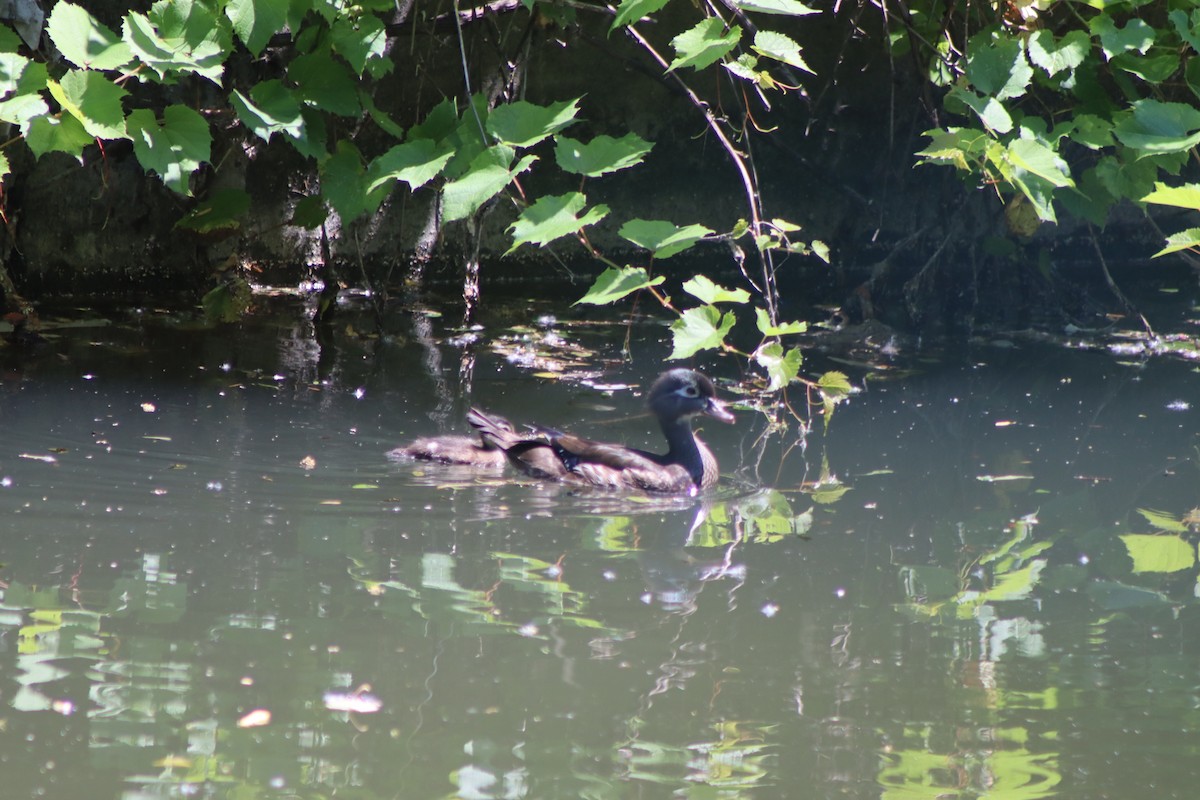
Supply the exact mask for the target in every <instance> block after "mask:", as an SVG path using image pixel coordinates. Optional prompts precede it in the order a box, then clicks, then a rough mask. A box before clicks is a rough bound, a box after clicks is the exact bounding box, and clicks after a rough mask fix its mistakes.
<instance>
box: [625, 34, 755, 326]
mask: <svg viewBox="0 0 1200 800" xmlns="http://www.w3.org/2000/svg"><path fill="white" fill-rule="evenodd" d="M625 30H626V31H627V32H628V34H629V36H630V37H631V38H632V39H633V40H634V41H635V42H637V44H638V46H639V47H641V48H642V49H643V50H645V51H646V52H647V53H649V54H650V57H651V58H653V59H654V60H655V61H656V62H658V64H659V66H660V67H662V69H663V70H664V72H666V71H667V70H668V69H669V68H670V64H669V62H668V61H667V60H666V59H665V58H663V57H662V55H661V54H660V53H659V52H658V51H657V50H656V49H655V48H654V45H652V44H650V42H649V41H648V40H647V39H646V37H644V36H642V34H641V33H640V32H638V30H637V28H635V27H634V26H633V25H631V24H627V25H625ZM667 74H668V75H670V76H671V79H672V80H673V81H674V82H675V84H676V85H677V86H678V87H679V90H680V91H681V92H683V93H684V95H686V96H687V98H688V101H689V102H690V103H691V104H692V105H693V106H694V107H695V108H696V109H697V110H698V111H700V112H701V113H702V114H703V115H704V120H705V122H706V123H707V125H708V129H709V130H711V131H712V133H713V136H715V137H716V138H717V141H718V142H719V143H720V145H721V147H722V149H724V150H725V152H726V153H727V154H728V155H729V158H730V160H731V161H733V165H734V167H735V168H736V169H737V171H738V175H739V176H740V178H741V181H742V188H743V190H744V191H745V193H746V204H747V206H748V207H749V209H750V233H751V235H753V237H754V246H755V248H756V249H757V250H758V257H759V260H760V261H762V262H763V275H764V278H766V281H765V283H764V285H763V288H764V290H765V291H763V299H764V300H765V301H766V304H767V314H768V315H770V319H771V322H772V323H773V324H774V323H777V322H778V321H779V319H778V308H777V303H776V298H775V292H774V291H772V290H771V286H772V281H771V280H770V271H769V268H768V264H767V258H766V255H765V254H764V253H763V251H762V248H761V247H760V246H759V244H758V242H759V237H760V236H761V235H762V227H763V222H762V208H761V199H760V197H759V194H758V190H757V189H756V188H755V182H754V178H753V177H752V176H751V175H750V169H749V167H747V166H746V158H745V156H744V155H743V154H742V153H741V151H739V150H738V149H737V148H736V147H735V146H734V144H733V142H732V141H731V140H730V138H729V136H728V135H726V133H725V130H724V129H723V128H722V127H721V121H720V120H719V119H718V118H717V115H716V114H715V113H713V110H712V107H711V106H710V105H709V104H708V103H706V102H704V100H702V99H701V98H700V96H699V95H697V94H696V93H695V92H694V91H692V87H690V86H688V85H687V84H686V83H685V82H684V81H683V79H682V78H680V77H679V76H678V75H676V74H675V73H673V72H667Z"/></svg>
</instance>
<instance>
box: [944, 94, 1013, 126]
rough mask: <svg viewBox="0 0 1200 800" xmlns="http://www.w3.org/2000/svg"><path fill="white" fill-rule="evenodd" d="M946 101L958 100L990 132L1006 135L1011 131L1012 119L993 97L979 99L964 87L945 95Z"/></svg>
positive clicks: (1002, 105) (979, 97) (1001, 104)
mask: <svg viewBox="0 0 1200 800" xmlns="http://www.w3.org/2000/svg"><path fill="white" fill-rule="evenodd" d="M946 98H947V99H948V100H958V101H959V102H961V103H962V104H963V105H965V106H967V107H968V108H970V109H971V110H972V111H974V112H975V114H976V115H978V117H979V121H980V122H982V123H983V124H984V127H986V128H987V129H988V130H990V131H994V132H995V133H1000V134H1004V133H1008V132H1009V131H1011V130H1012V129H1013V119H1012V116H1011V115H1009V113H1008V109H1006V108H1005V107H1004V104H1003V103H1001V102H1000V101H999V100H997V99H996V98H994V97H990V96H987V97H981V96H980V95H977V94H976V93H975V92H973V91H971V90H970V89H968V88H966V87H964V86H955V87H954V88H953V89H951V90H950V91H949V92H947V93H946Z"/></svg>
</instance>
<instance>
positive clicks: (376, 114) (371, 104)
mask: <svg viewBox="0 0 1200 800" xmlns="http://www.w3.org/2000/svg"><path fill="white" fill-rule="evenodd" d="M358 102H360V103H362V107H363V110H364V111H366V112H367V114H368V115H369V116H370V117H371V119H372V120H374V121H375V124H376V125H378V126H379V128H380V130H382V131H383V132H384V133H386V134H387V135H388V136H391V137H393V138H394V139H403V138H404V128H402V127H400V125H399V124H397V122H396V121H395V120H394V119H392V118H391V117H390V116H389V115H388V114H387V112H385V111H382V110H381V109H380V108H379V107H378V106H376V105H375V98H374V97H372V96H371V92H369V91H368V90H367V89H366V88H363V87H361V86H360V87H359V90H358Z"/></svg>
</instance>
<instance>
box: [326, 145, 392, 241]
mask: <svg viewBox="0 0 1200 800" xmlns="http://www.w3.org/2000/svg"><path fill="white" fill-rule="evenodd" d="M386 195H387V192H386V190H384V189H376V190H375V191H373V192H372V191H368V190H367V188H366V186H365V179H364V169H363V163H362V156H361V155H359V152H358V148H356V147H355V146H354V145H353V144H351V143H350V142H348V141H345V140H343V141H340V142H338V145H337V150H336V151H335V152H334V153H333V155H331V156H329V157H328V158H326V159H325V160H324V161H323V162H322V163H321V196H322V197H324V198H325V200H327V201H328V202H329V205H331V206H333V210H334V211H336V212H337V214H338V216H339V217H340V218H341V220H342V223H343V224H349V223H350V222H351V221H352V220H354V219H356V218H358V217H359V216H362V215H363V214H364V213H368V212H373V211H375V209H377V208H379V204H380V203H382V202H383V198H384V197H385V196H386Z"/></svg>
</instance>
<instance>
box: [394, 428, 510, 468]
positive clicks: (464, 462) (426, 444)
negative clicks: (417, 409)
mask: <svg viewBox="0 0 1200 800" xmlns="http://www.w3.org/2000/svg"><path fill="white" fill-rule="evenodd" d="M495 422H496V425H497V426H498V427H499V428H501V429H502V430H507V431H509V432H512V429H513V426H512V425H511V424H510V423H509V421H508V420H506V419H500V418H499V417H497V418H495ZM387 455H388V458H391V459H395V460H397V461H407V460H410V459H415V460H417V461H435V462H437V463H439V464H457V465H459V466H465V467H484V468H488V469H500V468H502V467H504V466H505V465H507V464H508V456H506V455H504V451H503V450H500V449H499V448H497V447H494V446H493V445H492V444H491V443H489V442H487V441H486V440H484V439H483V438H482V437H476V436H458V435H454V434H449V435H446V436H425V437H422V438H420V439H417V440H416V441H414V442H412V443H410V444H406V445H404V446H403V447H397V448H396V449H395V450H389V451H388V454H387Z"/></svg>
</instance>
